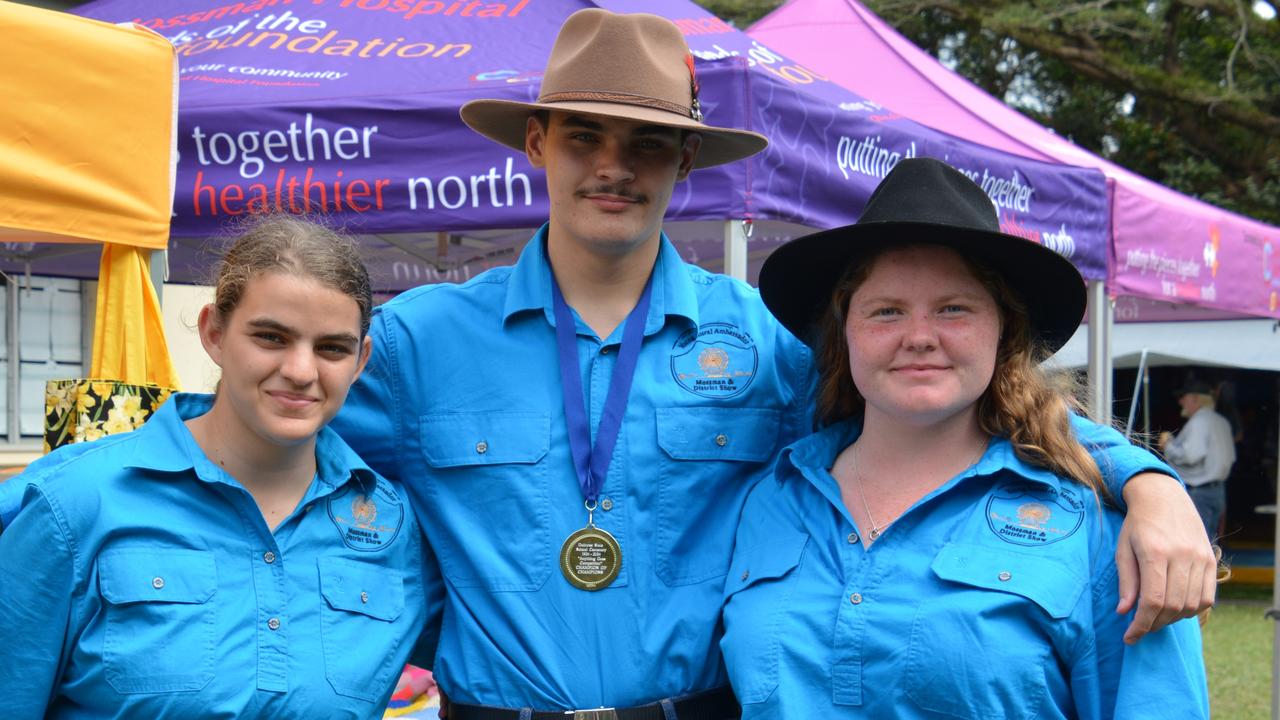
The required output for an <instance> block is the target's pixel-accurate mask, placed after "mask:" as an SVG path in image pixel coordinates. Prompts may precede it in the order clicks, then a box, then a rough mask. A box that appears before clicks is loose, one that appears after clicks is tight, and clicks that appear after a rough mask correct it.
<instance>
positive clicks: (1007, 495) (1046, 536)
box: [986, 481, 1084, 546]
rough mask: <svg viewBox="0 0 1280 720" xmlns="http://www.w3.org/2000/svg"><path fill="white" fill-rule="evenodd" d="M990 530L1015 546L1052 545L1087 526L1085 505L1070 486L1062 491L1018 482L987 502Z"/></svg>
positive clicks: (1064, 487) (998, 490)
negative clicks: (1082, 526)
mask: <svg viewBox="0 0 1280 720" xmlns="http://www.w3.org/2000/svg"><path fill="white" fill-rule="evenodd" d="M986 515H987V526H988V527H990V528H991V532H993V533H995V534H996V537H998V538H1000V539H1001V540H1004V541H1005V542H1007V543H1012V544H1014V545H1024V546H1031V545H1048V544H1050V543H1055V542H1058V541H1059V540H1063V539H1065V538H1068V537H1071V536H1072V535H1073V534H1075V532H1076V531H1077V530H1079V529H1080V524H1081V523H1082V522H1084V502H1083V500H1081V498H1080V495H1079V493H1078V492H1077V491H1076V490H1075V489H1074V488H1071V487H1069V486H1067V485H1063V486H1061V487H1060V488H1058V489H1054V488H1051V487H1047V486H1045V485H1040V484H1036V483H1030V482H1023V481H1015V482H1008V483H1004V484H1002V485H1000V486H999V487H997V488H996V489H995V490H994V491H992V493H991V496H990V497H989V498H988V499H987V512H986Z"/></svg>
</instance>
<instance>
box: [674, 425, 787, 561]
mask: <svg viewBox="0 0 1280 720" xmlns="http://www.w3.org/2000/svg"><path fill="white" fill-rule="evenodd" d="M780 422H781V414H780V413H779V412H778V411H777V410H767V409H763V408H726V407H693V408H690V407H679V408H658V409H657V425H658V426H657V431H658V446H659V447H660V448H661V449H662V453H661V454H660V456H659V457H660V459H661V460H660V463H661V467H659V468H658V508H657V523H656V540H657V542H656V544H655V552H656V554H657V556H656V557H655V558H654V566H655V568H656V569H657V573H658V577H660V578H661V579H662V581H663V582H664V583H666V584H667V585H672V586H675V585H689V584H692V583H698V582H703V581H706V580H710V579H712V578H717V577H721V576H723V575H724V574H725V572H727V570H728V567H729V554H728V553H727V552H726V551H725V548H729V547H732V546H733V534H734V532H735V531H736V530H737V527H738V513H739V512H740V511H741V510H742V503H743V501H744V500H745V499H746V495H747V492H748V491H749V490H750V489H751V485H752V484H753V482H754V480H755V479H756V478H757V477H758V475H759V472H760V470H761V468H762V466H763V464H764V463H767V462H770V461H772V459H773V453H774V449H775V448H776V447H777V444H778V432H779V427H780Z"/></svg>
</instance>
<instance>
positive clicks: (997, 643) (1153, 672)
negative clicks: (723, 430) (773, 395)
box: [720, 421, 1209, 720]
mask: <svg viewBox="0 0 1280 720" xmlns="http://www.w3.org/2000/svg"><path fill="white" fill-rule="evenodd" d="M859 432H860V426H859V425H858V423H856V422H854V421H845V422H842V423H837V424H836V425H833V426H831V427H829V428H826V429H823V430H822V431H820V432H818V433H816V434H814V435H812V436H810V437H808V438H805V439H803V440H801V441H799V442H797V443H795V444H793V445H791V446H790V447H788V448H787V449H785V450H784V451H783V452H782V455H781V457H780V458H779V461H778V465H777V468H776V471H775V474H774V477H772V478H770V479H767V480H765V481H763V482H762V483H760V485H758V486H757V487H756V489H755V490H754V491H753V492H752V494H751V496H750V498H749V499H748V500H747V503H746V506H745V508H744V509H743V512H742V523H741V527H740V528H739V530H738V535H737V539H736V544H735V546H734V551H733V565H732V568H731V570H730V574H729V578H728V580H727V581H726V587H725V607H724V625H725V633H724V638H723V639H722V640H721V643H720V646H721V648H722V650H723V651H724V658H725V662H726V664H727V666H728V669H729V676H730V679H731V680H732V683H733V686H734V689H735V691H736V692H737V695H738V698H739V700H740V701H741V702H742V706H743V718H744V720H756V719H760V718H819V717H820V718H863V717H866V718H922V719H923V718H935V719H936V718H955V717H964V718H970V717H1002V718H1033V717H1034V718H1113V717H1115V718H1208V717H1209V707H1208V689H1207V687H1206V684H1205V673H1204V663H1203V660H1202V658H1201V645H1200V629H1199V626H1198V624H1197V623H1196V621H1195V620H1183V621H1181V622H1177V623H1174V624H1172V625H1170V626H1168V627H1166V628H1164V629H1162V630H1160V631H1159V632H1155V633H1152V634H1149V635H1147V636H1146V637H1145V638H1143V639H1142V640H1141V641H1140V642H1138V643H1137V644H1136V645H1132V646H1128V645H1125V644H1124V642H1123V636H1124V631H1125V627H1126V626H1127V625H1128V623H1129V621H1130V619H1131V617H1130V616H1122V615H1118V614H1116V612H1115V606H1116V603H1117V601H1118V589H1117V580H1116V566H1115V558H1114V552H1115V542H1116V536H1117V534H1118V533H1119V529H1120V523H1121V520H1122V519H1123V518H1122V516H1121V515H1120V514H1119V513H1118V512H1117V511H1115V510H1113V509H1109V508H1105V507H1104V506H1102V505H1101V504H1100V502H1099V501H1098V500H1097V499H1096V497H1095V496H1094V495H1093V494H1092V493H1091V492H1090V491H1089V490H1088V489H1087V488H1085V487H1084V486H1082V485H1079V484H1076V483H1073V482H1069V481H1065V480H1063V479H1061V478H1059V477H1058V476H1057V475H1054V474H1053V473H1052V472H1049V471H1047V470H1045V469H1042V468H1039V467H1035V466H1032V465H1029V464H1027V463H1024V462H1023V461H1022V460H1020V459H1019V458H1018V457H1017V456H1016V455H1015V454H1014V452H1013V447H1012V445H1011V444H1010V443H1009V442H1008V441H1007V440H1002V439H998V438H993V439H992V440H991V442H990V445H989V446H988V448H987V450H986V453H985V454H984V455H983V456H982V458H981V459H980V460H979V461H978V463H976V464H975V465H974V466H973V467H971V468H969V469H968V470H966V471H964V472H962V473H961V474H960V475H958V476H956V477H955V478H952V479H951V480H949V481H948V482H947V483H945V484H944V485H943V486H942V487H940V488H938V489H937V490H934V491H933V492H931V493H929V494H928V495H926V496H925V497H924V498H922V499H921V500H919V501H918V502H916V503H915V504H914V505H913V506H912V507H911V508H909V509H908V510H907V511H906V512H905V513H903V514H902V515H901V516H900V517H899V518H898V519H897V520H895V521H894V522H893V523H892V524H891V525H889V526H888V527H887V528H886V529H885V530H884V531H883V534H881V535H880V537H879V539H877V540H876V541H875V543H874V544H873V545H872V546H871V547H870V548H869V549H868V548H865V547H864V546H863V545H862V543H861V542H860V540H859V534H860V533H861V532H862V531H863V530H862V529H860V528H858V527H857V526H856V524H855V523H854V522H853V519H852V518H851V516H850V515H849V513H848V511H847V510H846V508H845V506H844V503H843V501H842V499H841V492H840V487H839V485H838V484H837V482H836V480H835V479H834V478H833V477H832V476H831V474H830V472H829V471H828V468H830V467H831V465H832V464H833V463H834V462H835V458H836V456H837V455H838V454H839V452H840V451H841V450H843V449H844V448H845V447H846V446H848V445H849V444H850V443H852V442H853V441H854V440H855V439H856V438H857V436H858V434H859Z"/></svg>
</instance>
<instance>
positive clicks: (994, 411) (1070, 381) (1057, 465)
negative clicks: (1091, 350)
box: [816, 243, 1110, 498]
mask: <svg viewBox="0 0 1280 720" xmlns="http://www.w3.org/2000/svg"><path fill="white" fill-rule="evenodd" d="M910 247H945V246H942V245H934V244H931V243H912V244H909V245H892V246H885V247H882V248H879V249H878V250H876V251H875V252H873V253H871V254H869V255H868V256H866V257H865V258H864V259H862V260H861V261H860V262H858V263H857V264H855V265H853V266H852V267H851V268H850V269H849V270H848V271H847V272H846V273H845V276H844V278H843V279H842V280H841V281H840V283H839V284H838V285H837V286H836V290H835V292H834V293H832V297H831V303H830V305H829V306H828V307H827V311H826V313H825V314H824V316H823V318H822V321H821V324H820V326H819V331H820V333H821V336H820V345H819V347H818V351H817V353H816V355H817V365H818V400H817V418H816V420H817V424H818V425H820V426H825V425H830V424H832V423H835V422H837V421H840V420H843V419H845V418H848V417H856V416H860V415H862V413H863V410H864V409H865V407H866V400H865V399H864V398H863V397H862V394H861V393H859V392H858V389H857V387H855V386H854V384H853V377H852V375H850V372H849V347H848V345H847V342H846V339H845V314H846V313H847V311H848V307H849V301H850V300H851V299H852V298H853V295H854V293H855V292H857V290H858V288H859V287H861V286H862V284H863V283H864V282H866V280H867V278H868V277H869V276H870V275H871V272H872V270H874V268H875V265H876V263H877V261H878V260H879V259H880V258H881V257H882V256H883V255H884V254H885V253H886V252H889V251H896V250H900V249H905V248H910ZM960 257H961V259H962V260H963V261H964V263H965V266H966V267H967V268H968V270H969V272H970V273H972V275H973V276H974V278H976V279H977V280H978V282H980V283H981V284H982V286H983V287H984V288H986V290H987V292H989V293H991V297H992V298H994V299H995V302H996V305H997V307H999V309H1000V327H1001V334H1000V341H999V346H998V347H997V350H996V362H995V372H994V373H993V375H992V377H991V383H990V385H988V386H987V389H986V391H985V392H983V394H982V396H981V397H979V398H978V401H977V414H978V424H979V427H981V428H982V431H983V432H985V433H988V434H990V435H994V436H997V437H1003V438H1007V439H1008V440H1009V442H1010V443H1012V444H1013V447H1014V451H1015V452H1016V453H1017V454H1018V457H1019V458H1021V459H1022V460H1024V461H1025V462H1028V463H1031V464H1033V465H1038V466H1040V467H1043V468H1046V469H1048V470H1050V471H1052V472H1054V473H1057V474H1058V475H1062V476H1064V477H1067V478H1070V479H1071V480H1074V481H1075V482H1078V483H1080V484H1081V485H1084V486H1086V487H1088V488H1090V489H1091V490H1093V491H1094V492H1095V493H1097V494H1098V495H1099V496H1100V497H1103V498H1109V497H1110V495H1109V492H1108V490H1107V488H1106V485H1105V484H1104V483H1103V481H1102V474H1101V473H1100V472H1099V470H1098V466H1097V463H1095V462H1094V460H1093V457H1092V456H1091V455H1090V454H1089V452H1088V451H1087V450H1086V449H1085V448H1084V447H1083V446H1082V445H1081V444H1080V443H1079V441H1078V440H1077V439H1076V436H1075V433H1074V432H1073V431H1072V429H1071V413H1072V412H1073V411H1077V410H1079V409H1080V407H1081V406H1080V403H1079V401H1078V400H1077V399H1076V393H1077V390H1078V388H1077V387H1076V381H1075V380H1074V378H1073V377H1071V376H1070V375H1068V374H1067V373H1065V372H1051V371H1048V370H1046V369H1044V368H1043V366H1042V362H1043V361H1044V360H1045V359H1046V358H1047V357H1048V356H1049V354H1050V353H1049V352H1047V350H1046V349H1045V348H1044V346H1043V345H1041V344H1039V343H1038V342H1037V341H1036V340H1035V338H1034V336H1033V334H1032V328H1031V321H1030V316H1029V314H1028V313H1027V307H1026V303H1025V302H1023V300H1022V298H1021V297H1020V296H1018V295H1017V293H1015V292H1014V291H1013V289H1012V288H1011V287H1010V286H1009V284H1008V283H1007V282H1006V281H1005V279H1004V276H1002V275H1001V274H1000V273H999V272H997V271H995V270H993V269H991V268H989V267H987V266H985V265H983V264H981V263H980V262H977V261H975V260H973V259H972V258H968V257H965V256H963V255H961V256H960Z"/></svg>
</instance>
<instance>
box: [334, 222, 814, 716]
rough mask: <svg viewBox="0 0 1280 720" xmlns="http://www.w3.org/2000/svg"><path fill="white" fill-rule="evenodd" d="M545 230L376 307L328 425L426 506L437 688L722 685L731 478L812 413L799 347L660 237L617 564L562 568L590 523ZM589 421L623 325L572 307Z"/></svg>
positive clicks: (533, 691) (612, 498) (503, 701)
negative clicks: (461, 278)
mask: <svg viewBox="0 0 1280 720" xmlns="http://www.w3.org/2000/svg"><path fill="white" fill-rule="evenodd" d="M545 236H546V231H545V228H544V229H543V230H542V231H540V232H539V233H538V234H537V235H536V236H535V237H534V238H533V240H532V241H531V242H530V243H529V245H528V247H527V248H526V249H525V251H524V252H523V254H522V255H521V257H520V260H519V262H518V263H517V264H516V265H515V266H514V267H509V268H496V269H494V270H491V271H489V272H487V273H485V274H484V275H482V276H480V277H478V278H475V279H473V280H472V281H470V282H468V283H466V284H464V285H461V286H456V285H435V286H429V287H423V288H419V289H417V290H413V291H410V292H407V293H404V294H402V295H401V296H399V297H398V298H396V299H395V300H393V301H391V302H389V303H387V304H385V305H383V306H381V307H380V308H378V311H377V312H376V313H375V315H374V319H373V326H372V328H371V330H370V334H371V335H372V336H373V339H374V343H373V345H374V354H373V358H372V359H371V360H370V362H369V365H368V367H367V368H366V370H365V372H364V375H363V376H362V378H361V379H360V381H359V382H358V383H357V384H356V386H355V387H354V388H353V389H352V393H351V395H350V396H349V398H348V400H347V404H346V407H345V408H344V409H343V411H342V412H341V413H340V414H339V416H338V418H337V420H335V424H334V427H335V428H336V429H337V430H338V431H339V432H341V433H342V435H343V437H344V438H346V440H347V441H348V442H350V443H351V444H352V446H353V447H355V448H356V449H357V450H358V451H359V452H360V454H361V455H362V456H363V457H364V458H365V459H366V460H367V461H369V463H370V464H371V465H373V467H375V468H376V469H377V470H378V471H379V472H382V473H384V474H386V475H387V476H388V477H393V478H399V479H401V480H402V481H404V483H405V485H406V487H407V488H408V489H409V492H410V494H411V496H412V497H413V499H414V502H415V504H416V505H419V506H420V509H421V510H422V511H423V512H425V513H427V515H428V516H429V517H430V523H429V526H428V527H427V528H426V532H427V537H428V539H429V541H430V545H431V547H432V548H433V549H434V551H435V554H436V555H437V556H438V557H439V562H440V569H441V571H442V573H443V576H444V577H445V578H446V579H447V581H448V584H449V593H448V597H447V601H446V604H445V610H444V616H443V627H442V630H441V638H440V647H439V652H438V654H437V656H436V658H437V659H436V663H435V668H434V669H435V672H436V677H437V679H438V680H439V682H440V684H441V686H442V687H443V688H444V689H445V691H446V692H448V693H449V696H450V698H451V699H453V700H457V701H459V702H465V703H483V704H488V705H499V706H506V707H533V708H538V709H547V710H552V709H563V708H590V707H598V706H601V705H605V706H618V707H623V706H629V705H636V704H640V703H647V702H652V701H655V700H657V699H659V698H664V697H669V696H673V695H680V694H682V693H687V692H692V691H698V690H705V689H709V688H712V687H716V686H719V685H723V684H724V683H725V682H726V679H725V676H724V670H723V667H722V664H721V662H720V656H719V653H718V652H716V651H715V643H716V639H717V637H718V630H717V624H718V623H717V616H718V613H719V604H720V593H721V589H722V587H723V582H724V575H725V573H726V572H727V570H728V565H729V548H730V545H731V543H732V539H733V532H734V528H735V527H736V525H737V521H738V511H739V509H740V508H741V507H742V502H743V500H744V498H745V497H746V493H747V490H748V489H749V488H750V487H751V485H752V484H753V483H754V482H756V481H757V480H758V479H759V478H760V477H762V476H763V474H764V473H765V472H766V471H767V468H768V466H769V465H770V464H771V463H772V461H773V458H774V456H775V455H776V453H777V451H778V450H779V449H781V447H782V445H783V444H784V443H783V442H782V441H784V440H787V439H790V438H795V437H799V436H800V435H802V434H803V433H804V432H805V431H806V429H807V427H808V422H809V419H808V405H809V390H810V386H811V380H810V378H811V367H810V355H809V353H808V351H807V350H805V349H804V348H803V346H802V345H801V344H800V343H799V341H797V340H796V339H795V338H794V337H792V336H791V335H790V334H789V333H788V332H787V331H786V330H785V329H783V328H782V326H781V325H779V324H778V322H777V321H776V320H775V319H774V318H773V316H772V315H770V314H769V312H768V311H767V310H766V309H765V307H764V305H763V304H762V303H761V302H760V299H759V294H758V292H757V291H756V290H754V289H752V288H751V287H749V286H748V285H746V284H745V283H742V282H739V281H736V280H732V279H730V278H727V277H724V276H722V275H716V274H712V273H709V272H706V271H704V270H702V269H700V268H697V267H694V266H691V265H687V264H685V263H684V262H683V261H682V260H681V259H680V257H679V255H678V254H677V253H676V250H675V248H674V247H673V246H672V245H671V244H670V242H668V241H667V240H666V238H665V237H664V238H663V239H662V246H661V249H660V251H659V253H658V259H657V263H656V265H655V268H654V274H653V295H652V301H651V304H650V307H649V313H648V316H647V317H646V318H645V327H644V343H643V345H642V346H641V350H640V356H639V361H638V364H637V368H636V372H635V379H634V384H633V385H632V388H631V394H630V397H629V401H628V403H627V407H626V414H625V416H624V420H623V424H622V429H621V432H620V434H619V437H618V443H617V446H616V448H615V451H614V454H613V461H612V463H611V464H610V466H609V473H608V477H607V479H606V481H605V483H604V487H603V490H602V491H601V493H600V500H599V508H598V509H597V510H596V511H595V524H596V525H597V526H598V527H601V528H603V529H605V530H607V531H609V532H610V533H612V534H613V536H614V537H615V538H616V539H617V540H618V542H619V544H620V545H621V549H622V569H621V572H620V574H619V575H618V577H617V579H616V580H614V581H613V583H612V584H611V585H609V586H608V587H607V588H605V589H603V590H600V591H597V592H587V591H583V590H579V589H578V588H576V587H574V586H572V585H570V584H569V583H568V581H567V580H566V579H565V578H564V576H563V575H562V574H561V572H560V569H559V554H560V547H561V544H562V543H563V542H564V540H565V539H566V538H567V537H569V535H570V534H572V533H573V532H574V531H576V530H579V529H581V528H582V527H584V526H585V525H586V523H587V512H586V510H585V509H584V508H583V496H582V490H581V489H580V488H579V486H578V480H577V477H576V476H575V474H574V466H573V461H572V458H571V457H570V451H569V443H568V440H567V428H566V424H565V413H564V399H563V396H562V394H561V382H560V374H559V365H558V359H557V353H556V337H555V329H554V328H555V316H554V313H553V310H552V293H551V268H550V265H549V264H548V261H547V257H546V254H545V251H544V241H545ZM576 329H577V363H578V371H579V372H580V373H581V375H582V386H583V393H584V396H585V397H584V400H585V403H586V409H587V414H588V419H589V421H590V425H591V427H592V428H593V432H594V429H595V428H596V427H597V426H598V424H599V420H600V413H601V410H602V409H603V406H604V398H605V395H606V393H607V392H608V388H609V382H610V380H611V378H612V375H613V368H614V365H615V363H616V361H617V350H618V347H619V342H620V340H621V336H622V327H619V328H618V329H617V330H616V331H615V332H614V333H613V335H612V336H611V337H608V338H599V337H597V336H596V335H595V333H594V332H592V330H591V329H590V328H588V327H587V326H586V325H585V324H584V323H582V322H581V320H577V321H576Z"/></svg>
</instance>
